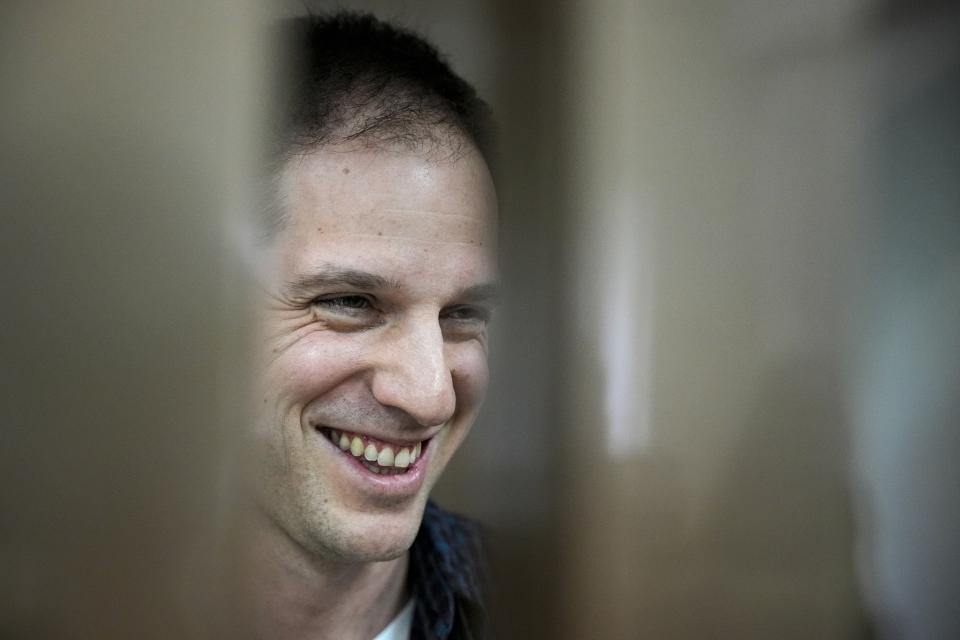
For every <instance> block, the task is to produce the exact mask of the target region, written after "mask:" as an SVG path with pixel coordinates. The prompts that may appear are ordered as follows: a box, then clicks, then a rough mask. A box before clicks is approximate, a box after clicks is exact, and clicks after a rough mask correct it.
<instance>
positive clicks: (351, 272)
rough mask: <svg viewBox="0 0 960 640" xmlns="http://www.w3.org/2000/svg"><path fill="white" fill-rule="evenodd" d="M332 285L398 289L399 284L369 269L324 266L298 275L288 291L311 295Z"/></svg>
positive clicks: (297, 294)
mask: <svg viewBox="0 0 960 640" xmlns="http://www.w3.org/2000/svg"><path fill="white" fill-rule="evenodd" d="M331 287H349V288H350V289H358V290H360V291H374V290H376V289H387V288H392V289H398V288H399V285H398V284H397V283H396V282H393V281H391V280H388V279H387V278H384V277H383V276H379V275H377V274H375V273H370V272H369V271H360V270H358V269H342V268H339V267H322V268H320V269H319V270H317V271H314V272H311V273H306V274H303V275H300V276H297V277H296V278H294V279H293V280H290V281H288V282H287V291H288V292H289V293H290V295H292V296H294V297H302V296H310V295H312V294H313V293H314V292H316V291H317V289H327V288H331Z"/></svg>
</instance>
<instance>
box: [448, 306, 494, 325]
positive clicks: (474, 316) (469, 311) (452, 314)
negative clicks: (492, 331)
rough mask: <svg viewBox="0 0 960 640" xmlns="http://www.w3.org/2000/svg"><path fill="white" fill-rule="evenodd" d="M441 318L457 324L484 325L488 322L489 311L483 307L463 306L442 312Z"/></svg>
mask: <svg viewBox="0 0 960 640" xmlns="http://www.w3.org/2000/svg"><path fill="white" fill-rule="evenodd" d="M441 317H442V318H444V319H447V320H454V321H457V322H476V323H482V324H486V323H487V322H489V321H490V310H489V309H485V308H483V307H474V306H470V305H463V306H459V307H453V308H451V309H447V310H446V311H444V313H443V315H442V316H441Z"/></svg>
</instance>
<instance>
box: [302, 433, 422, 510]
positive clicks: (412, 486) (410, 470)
mask: <svg viewBox="0 0 960 640" xmlns="http://www.w3.org/2000/svg"><path fill="white" fill-rule="evenodd" d="M318 435H320V436H321V437H322V438H323V439H324V441H325V442H326V443H327V444H328V445H329V446H330V448H331V450H332V451H333V452H334V454H335V455H336V456H337V457H338V458H340V459H341V460H342V461H343V463H344V465H345V466H346V468H347V469H348V471H349V473H350V475H351V476H354V477H356V478H358V481H359V483H361V484H362V486H364V487H365V488H367V489H368V490H372V491H373V492H375V493H377V494H380V495H385V496H391V497H402V496H409V495H412V494H415V493H416V492H417V491H419V490H420V486H421V485H422V484H423V480H424V477H425V475H426V471H425V470H426V467H427V464H426V461H427V458H428V457H429V456H430V453H431V451H432V450H433V447H431V446H429V445H430V443H431V442H432V440H433V439H432V438H431V439H430V440H427V441H425V442H424V443H423V448H422V450H421V452H420V457H419V458H417V461H416V462H414V463H413V464H412V465H410V466H409V467H407V471H406V473H396V474H392V475H381V474H378V473H374V472H373V471H370V470H369V469H367V468H366V467H365V466H363V464H362V463H361V462H360V460H362V458H356V457H354V456H353V455H351V454H350V453H349V452H348V451H343V450H342V449H340V447H338V446H336V445H334V444H333V442H331V441H330V438H328V437H327V436H325V435H324V434H323V433H321V432H319V431H318Z"/></svg>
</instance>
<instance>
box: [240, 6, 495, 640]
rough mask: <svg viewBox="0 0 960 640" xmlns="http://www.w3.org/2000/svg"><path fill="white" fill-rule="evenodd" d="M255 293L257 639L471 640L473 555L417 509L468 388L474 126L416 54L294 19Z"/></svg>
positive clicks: (456, 427) (448, 525)
mask: <svg viewBox="0 0 960 640" xmlns="http://www.w3.org/2000/svg"><path fill="white" fill-rule="evenodd" d="M288 27H289V28H288V29H287V30H286V34H287V38H288V39H289V43H290V44H292V50H293V51H294V56H293V59H292V66H291V68H292V69H293V70H294V76H295V77H294V81H293V83H292V84H291V91H290V95H291V99H290V102H289V105H288V106H289V109H288V114H289V120H288V122H287V126H286V130H285V131H284V137H283V143H282V145H281V146H282V149H281V153H280V158H281V161H280V162H279V163H278V171H277V180H276V183H277V197H276V206H275V207H274V209H275V211H274V212H273V215H274V219H273V220H272V224H271V232H270V238H269V240H268V246H269V255H270V264H271V269H270V270H269V273H270V275H269V277H268V278H267V279H266V284H265V287H264V288H265V293H266V295H265V298H264V299H265V303H264V308H263V323H262V326H263V328H264V338H263V344H264V346H265V349H264V352H263V363H262V373H263V375H262V378H263V397H262V406H261V408H262V413H261V417H260V419H259V420H258V423H257V432H256V435H257V438H256V440H257V443H258V451H259V459H260V462H261V471H262V472H261V473H260V474H258V475H257V478H258V482H257V491H256V495H257V501H256V502H257V505H258V509H257V511H258V513H259V517H258V518H257V520H256V522H257V525H256V544H255V545H254V550H255V552H254V554H253V556H254V565H255V572H254V574H253V576H254V580H253V581H252V584H253V589H254V591H255V601H256V603H257V604H256V607H255V618H256V629H257V635H258V636H259V637H263V638H336V639H337V640H350V639H362V640H369V639H370V638H375V637H376V638H378V639H381V638H383V639H386V638H407V637H410V638H476V637H482V625H483V620H482V614H483V611H482V604H481V602H480V595H479V593H478V583H479V580H478V578H479V573H480V571H479V569H480V567H479V561H478V545H477V536H476V531H475V528H474V526H473V525H472V524H471V523H469V522H468V521H466V520H464V519H462V518H459V517H456V516H453V515H450V514H448V513H446V512H444V511H442V510H441V509H440V508H439V507H437V506H436V505H434V504H432V503H430V502H429V501H428V498H429V494H430V490H431V489H432V487H433V486H434V484H435V483H436V482H437V479H438V478H439V476H440V474H441V473H442V472H443V470H444V468H445V467H446V466H447V464H448V463H449V462H450V459H451V457H452V456H453V454H454V453H455V451H456V450H457V448H458V447H459V446H460V444H461V443H462V442H463V439H464V438H465V437H466V435H467V433H468V432H469V430H470V428H471V426H472V424H473V422H474V420H475V419H476V417H477V413H478V411H479V409H480V405H481V402H482V400H483V396H484V391H485V388H486V385H487V323H488V321H489V318H490V314H491V307H492V303H493V298H494V294H495V287H496V278H497V274H496V264H495V262H496V260H495V251H496V217H497V206H496V195H495V192H494V187H493V182H492V179H491V176H490V171H489V169H488V166H487V163H486V161H485V158H484V150H485V148H486V147H485V144H486V140H487V131H488V116H487V113H488V112H487V109H486V107H485V105H484V104H483V102H482V101H480V99H479V98H478V97H477V96H476V94H475V92H474V91H473V89H472V88H471V87H470V86H469V85H467V84H466V83H465V82H464V81H463V80H461V79H460V78H458V77H457V76H455V75H454V74H453V73H452V71H451V70H450V69H449V67H448V66H447V65H446V64H445V63H444V62H442V61H441V59H440V58H439V56H438V55H437V53H436V51H435V50H434V49H433V48H432V47H431V46H429V45H428V44H427V43H425V42H424V41H423V40H422V39H420V38H419V37H417V36H415V35H413V34H411V33H409V32H406V31H403V30H400V29H397V28H394V27H392V26H389V25H386V24H384V23H381V22H378V21H377V20H375V19H374V18H372V17H370V16H367V15H358V14H345V13H341V14H336V15H334V16H328V17H309V18H303V19H298V20H296V21H294V22H293V23H292V24H290V25H288Z"/></svg>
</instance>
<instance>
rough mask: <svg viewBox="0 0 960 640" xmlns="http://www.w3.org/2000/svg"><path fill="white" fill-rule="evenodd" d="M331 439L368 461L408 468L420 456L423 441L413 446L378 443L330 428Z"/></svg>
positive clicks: (382, 465) (380, 464)
mask: <svg viewBox="0 0 960 640" xmlns="http://www.w3.org/2000/svg"><path fill="white" fill-rule="evenodd" d="M330 440H331V441H332V442H333V443H334V444H335V445H337V446H338V447H340V449H342V450H343V451H349V452H350V453H351V454H352V455H353V457H355V458H363V459H364V460H367V461H368V462H375V463H376V464H377V465H379V466H381V467H397V468H400V469H406V468H407V467H409V466H410V465H412V464H413V463H414V462H416V461H417V458H419V457H420V451H421V449H422V446H423V443H422V442H418V443H417V444H415V445H413V446H412V447H397V446H396V445H389V444H381V445H379V446H378V445H377V444H376V443H374V442H372V441H369V440H368V441H366V442H364V441H363V440H362V439H361V438H360V436H356V435H352V434H348V433H343V432H340V431H336V430H334V429H331V430H330Z"/></svg>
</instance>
